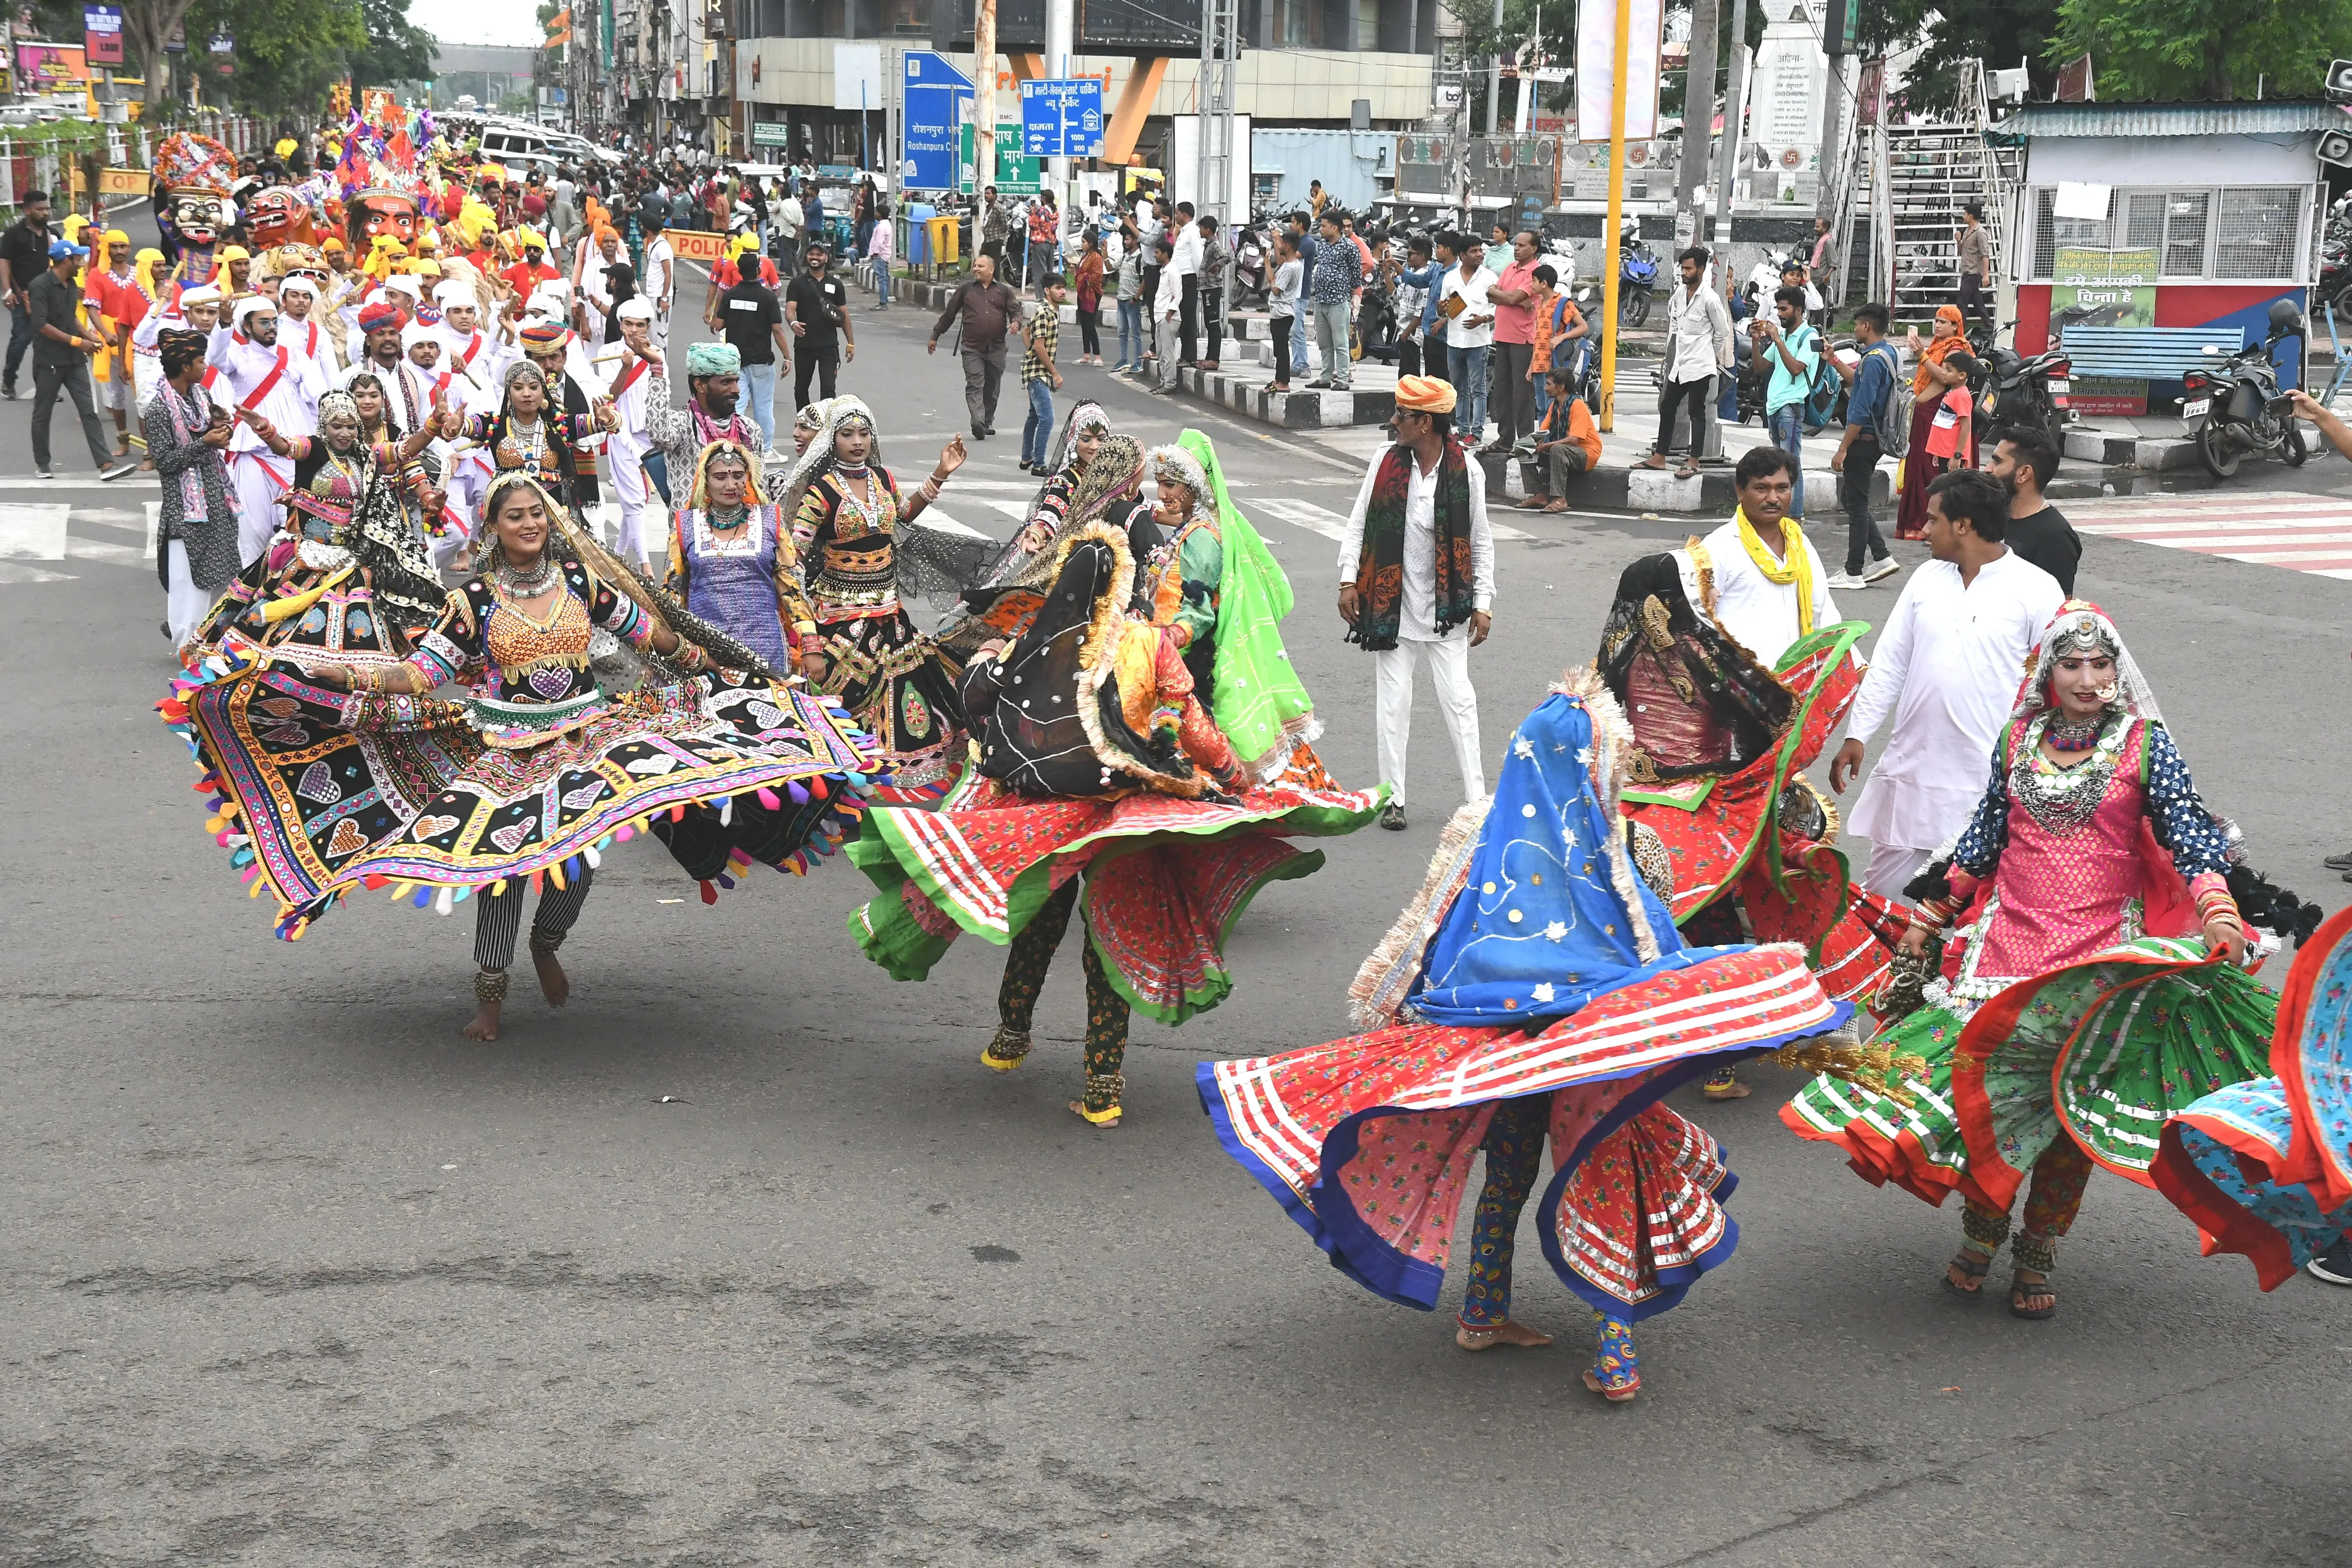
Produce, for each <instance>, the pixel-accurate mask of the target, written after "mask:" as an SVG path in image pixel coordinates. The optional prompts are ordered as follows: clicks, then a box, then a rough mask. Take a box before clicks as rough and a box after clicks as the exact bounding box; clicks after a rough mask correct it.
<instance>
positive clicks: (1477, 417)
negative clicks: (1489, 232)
mask: <svg viewBox="0 0 2352 1568" xmlns="http://www.w3.org/2000/svg"><path fill="white" fill-rule="evenodd" d="M1451 244H1452V247H1453V250H1454V258H1455V260H1454V269H1453V270H1452V271H1451V272H1448V273H1447V274H1446V275H1445V277H1444V280H1443V281H1442V282H1440V283H1439V285H1438V296H1439V297H1438V301H1437V309H1438V313H1439V314H1440V315H1443V316H1445V317H1446V318H1447V320H1446V323H1445V359H1446V363H1447V372H1446V379H1447V380H1449V381H1451V382H1452V383H1453V384H1454V397H1455V399H1456V403H1455V411H1456V415H1457V417H1458V420H1459V423H1457V424H1456V425H1455V426H1454V428H1455V429H1457V430H1459V431H1460V432H1461V434H1462V439H1463V440H1464V441H1465V442H1466V443H1468V444H1469V445H1470V446H1472V447H1475V446H1476V445H1477V444H1478V437H1480V436H1481V435H1483V434H1485V432H1486V373H1487V371H1488V369H1489V368H1490V367H1489V365H1488V363H1487V362H1488V361H1489V360H1490V359H1491V358H1492V357H1493V355H1494V353H1495V307H1494V305H1493V303H1492V302H1490V301H1489V300H1488V299H1487V298H1486V291H1487V290H1488V289H1492V288H1493V287H1494V285H1495V275H1494V274H1493V273H1491V272H1489V271H1487V270H1486V246H1484V245H1483V244H1481V243H1479V239H1478V237H1477V236H1476V235H1475V234H1457V235H1454V236H1452V237H1451ZM1457 300H1458V301H1459V303H1458V304H1457V303H1455V301H1457Z"/></svg>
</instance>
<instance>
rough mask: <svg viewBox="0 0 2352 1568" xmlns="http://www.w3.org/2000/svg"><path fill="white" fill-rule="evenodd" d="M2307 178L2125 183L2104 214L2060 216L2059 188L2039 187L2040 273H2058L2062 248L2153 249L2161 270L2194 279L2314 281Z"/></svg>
mask: <svg viewBox="0 0 2352 1568" xmlns="http://www.w3.org/2000/svg"><path fill="white" fill-rule="evenodd" d="M2308 194H2309V191H2308V188H2307V187H2305V186H2303V185H2224V186H2220V187H2217V188H2207V189H2202V190H2188V191H2182V190H2147V189H2130V190H2126V189H2119V190H2117V191H2116V192H2115V193H2114V195H2113V197H2112V199H2111V200H2110V201H2109V203H2108V205H2107V216H2105V217H2104V218H2066V217H2060V216H2057V215H2056V213H2055V211H2054V210H2053V209H2054V207H2055V205H2056V199H2057V192H2056V190H2055V188H2054V187H2052V186H2048V185H2043V186H2039V187H2036V188H2035V189H2034V190H2033V191H2032V193H2031V195H2032V201H2031V204H2030V207H2029V210H2030V211H2031V212H2032V218H2033V235H2032V250H2031V252H2030V254H2031V256H2032V276H2033V277H2034V278H2035V279H2053V278H2054V277H2055V276H2056V274H2057V269H2058V268H2057V262H2058V253H2059V252H2060V251H2062V250H2069V249H2083V250H2152V251H2155V252H2157V268H2158V276H2159V277H2161V278H2164V279H2179V280H2182V281H2188V280H2189V279H2214V280H2217V281H2218V280H2227V281H2230V282H2241V283H2295V282H2304V281H2307V279H2305V276H2304V274H2305V271H2306V270H2307V268H2306V267H2305V262H2304V258H2302V257H2301V256H2300V255H2299V254H2298V251H2297V241H2298V239H2299V238H2300V237H2302V233H2303V222H2304V213H2305V197H2306V196H2307V195H2308Z"/></svg>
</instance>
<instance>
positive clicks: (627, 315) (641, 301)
mask: <svg viewBox="0 0 2352 1568" xmlns="http://www.w3.org/2000/svg"><path fill="white" fill-rule="evenodd" d="M613 314H614V315H616V316H618V317H620V318H621V320H623V321H652V320H653V319H654V302H653V301H652V300H648V299H646V297H645V296H644V295H643V294H632V295H630V296H629V297H628V298H627V299H625V300H622V301H621V302H620V304H619V305H618V306H616V307H614V310H613Z"/></svg>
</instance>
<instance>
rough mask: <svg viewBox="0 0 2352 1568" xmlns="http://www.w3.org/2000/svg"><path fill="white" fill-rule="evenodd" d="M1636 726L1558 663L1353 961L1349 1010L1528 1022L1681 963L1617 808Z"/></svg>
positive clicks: (1386, 1017)
mask: <svg viewBox="0 0 2352 1568" xmlns="http://www.w3.org/2000/svg"><path fill="white" fill-rule="evenodd" d="M1632 740H1633V737H1632V735H1631V733H1630V732H1629V731H1627V729H1626V727H1625V719H1624V715H1623V714H1622V712H1621V711H1620V710H1618V707H1617V702H1616V700H1615V699H1614V698H1612V697H1611V696H1610V695H1609V691H1608V688H1607V687H1605V686H1603V685H1602V684H1601V680H1600V679H1599V678H1598V677H1597V676H1595V675H1594V674H1593V673H1592V672H1591V670H1589V669H1579V670H1573V671H1570V673H1569V674H1568V675H1567V676H1566V677H1564V678H1563V679H1561V681H1560V683H1559V685H1556V686H1554V687H1553V688H1552V689H1551V695H1550V696H1549V697H1547V698H1546V699H1545V700H1543V702H1542V703H1541V704H1540V705H1539V706H1538V708H1537V709H1536V710H1535V711H1534V712H1532V713H1530V714H1528V716H1527V718H1525V719H1524V720H1522V721H1520V722H1519V725H1518V728H1517V730H1516V731H1513V733H1512V735H1511V737H1510V740H1509V742H1508V743H1507V746H1506V748H1505V751H1504V754H1503V769H1502V773H1501V775H1500V777H1499V778H1498V779H1497V780H1496V787H1495V794H1494V796H1493V798H1492V799H1491V801H1489V802H1486V803H1484V804H1477V803H1474V804H1473V805H1468V806H1465V807H1464V808H1463V810H1462V811H1461V812H1460V813H1459V814H1457V815H1456V816H1455V817H1454V822H1453V823H1452V824H1450V825H1449V826H1448V827H1447V829H1446V833H1445V837H1444V841H1442V842H1441V843H1440V846H1439V848H1438V855H1437V858H1436V859H1435V860H1434V861H1433V862H1432V864H1431V867H1430V875H1429V879H1428V882H1427V883H1426V884H1425V885H1424V886H1423V889H1422V891H1421V893H1420V894H1419V895H1418V896H1417V897H1416V899H1415V900H1414V902H1413V903H1412V904H1411V905H1409V906H1407V908H1406V910H1405V911H1404V913H1403V915H1402V917H1401V918H1400V919H1399V920H1398V921H1397V923H1396V926H1395V927H1394V928H1393V929H1392V930H1391V931H1390V932H1389V935H1388V937H1387V939H1386V940H1385V941H1383V942H1381V945H1380V947H1379V948H1377V949H1375V950H1374V952H1373V953H1372V955H1371V957H1370V958H1369V959H1367V960H1366V961H1365V963H1364V966H1363V969H1362V970H1361V971H1360V973H1358V974H1357V977H1356V982H1355V984H1354V985H1353V986H1352V987H1350V990H1349V996H1350V999H1351V1001H1352V1002H1353V1004H1354V1006H1355V1010H1356V1018H1357V1022H1358V1023H1359V1024H1360V1026H1365V1027H1373V1026H1379V1025H1384V1024H1387V1023H1390V1022H1393V1021H1396V1020H1397V1019H1399V1018H1402V1019H1403V1020H1404V1021H1408V1022H1415V1023H1432V1024H1445V1025H1454V1026H1513V1027H1527V1026H1536V1027H1540V1026H1543V1025H1546V1024H1549V1023H1550V1022H1552V1021H1554V1020H1556V1019H1559V1018H1563V1017H1566V1016H1569V1015H1570V1014H1571V1013H1574V1012H1576V1011H1577V1010H1578V1009H1580V1008H1581V1007H1582V1006H1583V1005H1585V1004H1586V1003H1588V1002H1590V1001H1591V1000H1592V999H1593V998H1594V997H1595V996H1599V995H1601V994H1605V993H1607V992H1611V991H1614V990H1616V989H1618V988H1619V987H1621V986H1623V985H1626V984H1633V983H1634V982H1637V981H1640V980H1642V979H1644V978H1646V977H1647V976H1648V975H1650V974H1651V973H1655V972H1657V971H1659V970H1663V969H1670V968H1674V969H1678V968H1685V967H1688V965H1689V963H1691V962H1692V955H1693V954H1694V953H1696V955H1697V956H1699V957H1705V956H1707V955H1708V954H1709V953H1711V952H1713V951H1714V950H1712V949H1705V948H1701V949H1686V948H1685V947H1684V946H1683V942H1682V937H1681V935H1680V934H1679V933H1678V932H1677V931H1675V922H1674V917H1673V916H1672V915H1671V914H1670V913H1668V912H1667V909H1666V906H1665V904H1664V902H1663V901H1661V900H1660V899H1659V897H1658V895H1657V893H1656V892H1655V891H1654V890H1653V889H1651V887H1650V886H1649V884H1648V883H1647V882H1645V881H1644V880H1643V879H1642V877H1641V876H1640V875H1639V874H1638V873H1637V871H1636V870H1635V868H1634V866H1633V851H1632V849H1631V848H1630V847H1628V845H1627V843H1626V834H1625V832H1624V827H1623V824H1622V820H1621V819H1620V816H1619V811H1618V799H1619V792H1620V790H1621V788H1622V783H1623V779H1624V767H1625V763H1626V760H1627V755H1628V753H1629V752H1630V750H1631V748H1632Z"/></svg>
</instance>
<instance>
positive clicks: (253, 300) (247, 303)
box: [234, 294, 278, 327]
mask: <svg viewBox="0 0 2352 1568" xmlns="http://www.w3.org/2000/svg"><path fill="white" fill-rule="evenodd" d="M256 310H268V311H269V312H270V313H272V314H273V315H274V314H276V313H277V310H278V303H277V301H276V300H272V299H270V298H269V297H268V295H266V294H247V296H246V297H245V298H244V299H242V300H238V301H237V302H236V311H235V312H234V318H235V320H236V324H237V325H238V326H240V327H241V326H243V325H245V319H246V318H247V316H250V315H252V314H253V313H254V312H255V311H256Z"/></svg>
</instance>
